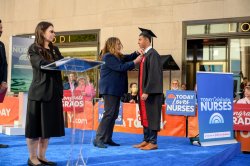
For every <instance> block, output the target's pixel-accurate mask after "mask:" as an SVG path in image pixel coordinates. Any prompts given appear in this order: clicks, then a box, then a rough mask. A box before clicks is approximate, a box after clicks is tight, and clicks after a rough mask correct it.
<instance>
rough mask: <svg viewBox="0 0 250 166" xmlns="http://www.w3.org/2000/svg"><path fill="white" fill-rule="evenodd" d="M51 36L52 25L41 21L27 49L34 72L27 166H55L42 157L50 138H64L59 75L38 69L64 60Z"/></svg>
mask: <svg viewBox="0 0 250 166" xmlns="http://www.w3.org/2000/svg"><path fill="white" fill-rule="evenodd" d="M54 37H55V32H54V27H53V24H51V23H49V22H40V23H39V24H38V25H37V27H36V30H35V42H34V43H33V44H32V45H31V46H30V47H29V50H28V54H29V58H30V62H31V66H32V70H33V79H32V82H31V85H30V89H29V93H28V105H27V116H26V126H25V137H26V140H27V146H28V149H29V159H28V165H56V163H55V162H51V161H48V160H47V159H46V156H45V154H46V150H47V147H48V143H49V138H50V137H60V136H64V135H65V131H64V121H63V107H62V97H63V85H62V78H61V72H60V71H53V70H43V69H41V66H44V65H48V64H50V63H52V62H54V61H56V60H59V59H62V58H63V57H62V55H61V53H60V51H59V50H58V48H57V47H55V46H53V44H52V41H53V39H54Z"/></svg>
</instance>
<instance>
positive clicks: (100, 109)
mask: <svg viewBox="0 0 250 166" xmlns="http://www.w3.org/2000/svg"><path fill="white" fill-rule="evenodd" d="M122 108H123V104H122V102H121V103H120V108H119V114H118V118H117V119H116V121H115V124H116V125H122V124H123V119H122V112H123V109H122ZM103 114H104V102H103V101H99V102H98V122H99V123H100V122H101V120H102V117H103Z"/></svg>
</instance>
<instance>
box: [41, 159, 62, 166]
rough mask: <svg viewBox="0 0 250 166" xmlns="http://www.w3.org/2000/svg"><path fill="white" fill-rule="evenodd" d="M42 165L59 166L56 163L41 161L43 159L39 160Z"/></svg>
mask: <svg viewBox="0 0 250 166" xmlns="http://www.w3.org/2000/svg"><path fill="white" fill-rule="evenodd" d="M37 159H38V160H39V161H40V162H41V163H42V164H44V165H54V166H55V165H57V163H56V162H52V161H43V160H41V159H39V158H37Z"/></svg>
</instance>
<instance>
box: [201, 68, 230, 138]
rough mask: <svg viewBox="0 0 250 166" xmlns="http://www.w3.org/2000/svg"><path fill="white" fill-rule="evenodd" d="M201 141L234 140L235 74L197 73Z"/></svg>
mask: <svg viewBox="0 0 250 166" xmlns="http://www.w3.org/2000/svg"><path fill="white" fill-rule="evenodd" d="M196 78H197V89H198V93H197V97H198V121H199V132H200V141H201V142H209V141H218V140H233V93H232V90H233V74H229V73H208V72H198V73H197V77H196Z"/></svg>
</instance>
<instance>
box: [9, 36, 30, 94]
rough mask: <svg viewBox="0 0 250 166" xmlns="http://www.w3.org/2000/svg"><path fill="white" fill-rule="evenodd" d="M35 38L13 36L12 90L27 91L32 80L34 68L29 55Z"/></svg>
mask: <svg viewBox="0 0 250 166" xmlns="http://www.w3.org/2000/svg"><path fill="white" fill-rule="evenodd" d="M32 43H34V39H31V38H23V37H12V50H11V51H12V64H11V91H12V92H27V91H28V90H29V87H30V84H31V80H32V68H31V65H30V61H29V58H28V55H27V52H28V48H29V46H30V45H31V44H32Z"/></svg>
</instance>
